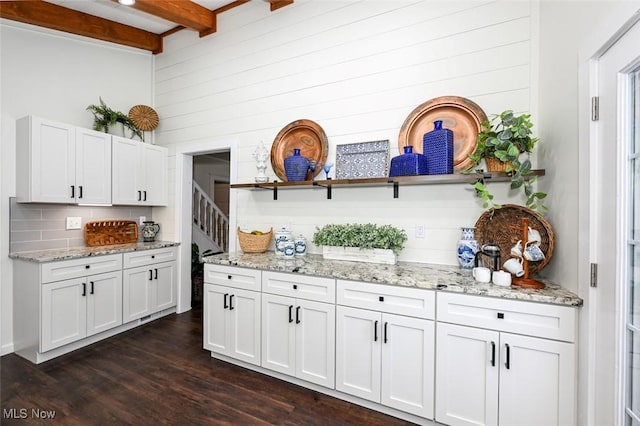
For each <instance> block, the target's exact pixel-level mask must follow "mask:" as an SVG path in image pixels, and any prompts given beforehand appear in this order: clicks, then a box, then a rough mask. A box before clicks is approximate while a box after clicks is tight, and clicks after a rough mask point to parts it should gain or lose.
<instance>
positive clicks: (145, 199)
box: [142, 191, 147, 201]
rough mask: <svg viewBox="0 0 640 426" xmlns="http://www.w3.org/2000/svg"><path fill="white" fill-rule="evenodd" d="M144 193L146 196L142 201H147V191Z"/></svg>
mask: <svg viewBox="0 0 640 426" xmlns="http://www.w3.org/2000/svg"><path fill="white" fill-rule="evenodd" d="M142 193H143V194H144V198H143V199H142V201H147V191H142Z"/></svg>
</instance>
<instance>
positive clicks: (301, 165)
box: [284, 148, 309, 182]
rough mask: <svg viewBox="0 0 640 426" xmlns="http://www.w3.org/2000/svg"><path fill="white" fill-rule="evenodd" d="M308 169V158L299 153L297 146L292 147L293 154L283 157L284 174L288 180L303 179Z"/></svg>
mask: <svg viewBox="0 0 640 426" xmlns="http://www.w3.org/2000/svg"><path fill="white" fill-rule="evenodd" d="M308 170H309V160H308V159H307V158H306V157H303V156H302V155H300V149H299V148H294V149H293V155H291V156H289V157H287V158H285V159H284V174H285V175H286V176H287V180H288V181H290V182H294V181H303V180H305V179H306V178H307V171H308Z"/></svg>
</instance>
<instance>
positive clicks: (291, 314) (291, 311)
mask: <svg viewBox="0 0 640 426" xmlns="http://www.w3.org/2000/svg"><path fill="white" fill-rule="evenodd" d="M289 322H290V323H292V322H293V305H289Z"/></svg>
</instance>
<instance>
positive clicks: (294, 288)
mask: <svg viewBox="0 0 640 426" xmlns="http://www.w3.org/2000/svg"><path fill="white" fill-rule="evenodd" d="M262 291H263V292H265V293H271V294H279V295H281V296H289V297H296V298H300V299H307V300H315V301H318V302H327V303H335V301H336V281H335V280H334V279H333V278H320V277H310V276H308V275H298V274H285V273H282V272H271V271H264V272H263V273H262Z"/></svg>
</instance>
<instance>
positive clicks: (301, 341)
mask: <svg viewBox="0 0 640 426" xmlns="http://www.w3.org/2000/svg"><path fill="white" fill-rule="evenodd" d="M294 317H295V321H294V323H295V324H296V327H295V329H296V377H298V378H299V379H303V380H306V381H308V382H312V383H316V384H319V385H322V386H326V387H328V388H331V389H333V388H334V386H335V339H336V336H335V329H336V319H335V318H336V307H335V305H330V304H328V303H320V302H311V301H308V300H300V299H297V300H296V307H295V314H294Z"/></svg>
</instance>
